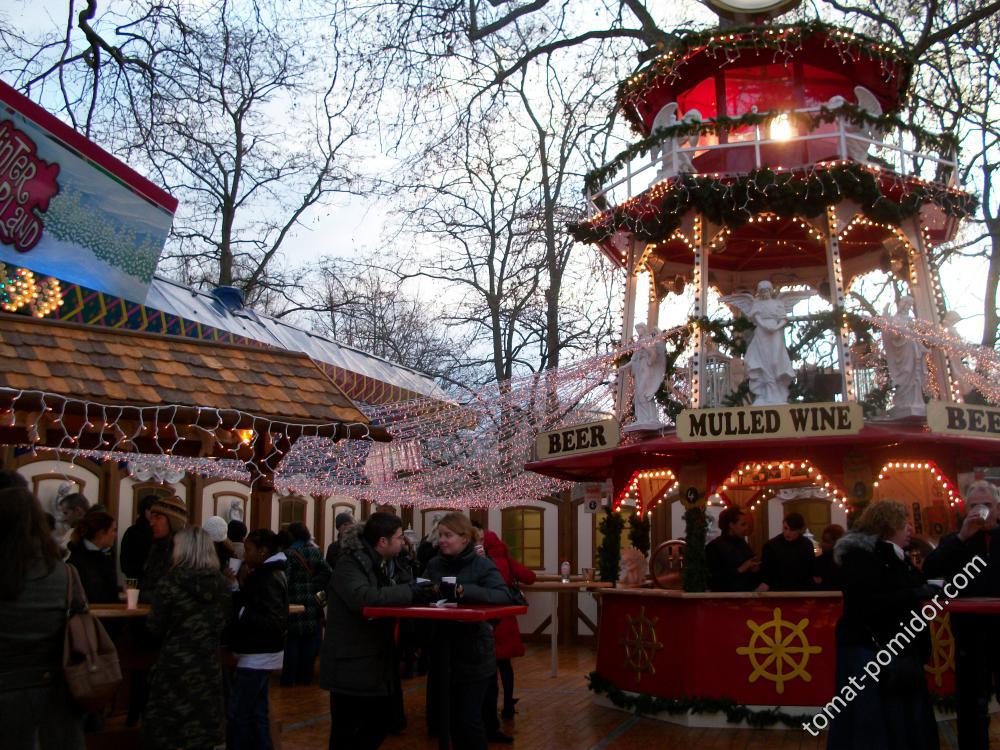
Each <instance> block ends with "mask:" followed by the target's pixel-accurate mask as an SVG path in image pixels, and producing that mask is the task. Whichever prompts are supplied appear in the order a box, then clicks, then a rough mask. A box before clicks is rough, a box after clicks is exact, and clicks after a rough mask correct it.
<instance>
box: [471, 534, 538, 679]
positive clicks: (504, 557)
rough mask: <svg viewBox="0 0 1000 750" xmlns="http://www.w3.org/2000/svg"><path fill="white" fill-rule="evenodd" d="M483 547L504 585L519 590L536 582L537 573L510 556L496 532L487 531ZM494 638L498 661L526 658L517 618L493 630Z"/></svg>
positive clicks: (505, 621)
mask: <svg viewBox="0 0 1000 750" xmlns="http://www.w3.org/2000/svg"><path fill="white" fill-rule="evenodd" d="M483 546H484V547H486V554H487V555H489V556H490V559H491V560H492V561H493V564H494V565H496V566H497V570H499V571H500V575H501V576H503V580H504V583H506V584H507V585H508V586H512V587H514V588H517V585H518V584H519V583H526V584H528V585H529V586H530V585H531V584H532V583H534V582H535V571H533V570H532V569H531V568H526V567H525V566H523V565H522V564H521V563H519V562H518V561H517V560H515V559H513V558H512V557H511V556H510V550H508V549H507V545H506V544H504V542H503V540H502V539H500V537H498V536H497V535H496V534H495V533H494V532H492V531H487V532H486V534H485V535H484V536H483ZM493 638H494V640H496V644H497V648H496V652H497V659H510V658H512V657H514V656H524V641H522V640H521V628H520V627H518V624H517V618H516V617H504V618H503V619H502V620H500V621H499V622H498V623H497V625H496V627H495V628H493Z"/></svg>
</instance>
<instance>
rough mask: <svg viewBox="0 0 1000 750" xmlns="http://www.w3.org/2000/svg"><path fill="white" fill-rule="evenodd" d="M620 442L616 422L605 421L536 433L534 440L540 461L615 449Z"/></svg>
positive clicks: (619, 432)
mask: <svg viewBox="0 0 1000 750" xmlns="http://www.w3.org/2000/svg"><path fill="white" fill-rule="evenodd" d="M620 441H621V431H620V430H619V427H618V421H617V420H614V419H605V420H602V421H600V422H588V423H587V424H580V425H574V426H573V427H563V428H560V429H558V430H550V431H549V432H540V433H538V437H537V438H535V455H536V456H537V457H538V459H539V460H541V459H544V458H557V457H562V456H568V455H571V454H576V453H589V452H590V451H599V450H605V449H607V448H616V447H618V443H619V442H620Z"/></svg>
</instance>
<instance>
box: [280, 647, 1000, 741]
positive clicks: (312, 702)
mask: <svg viewBox="0 0 1000 750" xmlns="http://www.w3.org/2000/svg"><path fill="white" fill-rule="evenodd" d="M559 660H560V665H559V677H558V678H556V679H552V678H550V677H549V651H548V648H547V647H545V646H542V645H534V644H529V646H528V654H527V656H525V657H524V658H522V659H515V660H514V669H515V673H516V676H517V677H516V679H517V686H516V690H515V695H517V696H518V697H520V699H521V701H520V703H519V704H518V707H517V708H518V713H517V716H516V717H515V718H514V720H513V721H512V722H507V723H506V724H505V730H506V731H507V732H508V733H510V734H513V735H514V737H515V740H516V741H515V743H514V745H512V747H515V748H519V750H536V749H537V750H541V749H542V748H544V749H545V750H549V749H551V750H575V749H576V748H579V749H580V750H605V749H607V750H625V749H626V748H642V749H643V750H653V749H654V748H656V749H657V750H659V749H660V748H682V749H684V750H687V749H688V748H690V750H695V748H697V750H721V749H722V748H726V749H727V750H792V749H793V748H794V750H820V749H821V748H824V747H825V746H826V737H825V736H824V735H821V736H820V737H810V736H809V735H808V734H807V733H806V732H804V731H802V730H750V729H688V728H684V727H679V726H677V725H674V724H670V723H667V722H661V721H655V720H652V719H640V718H637V717H635V716H631V715H630V714H627V713H624V712H621V711H617V710H614V709H610V708H605V707H603V706H598V705H595V703H594V696H593V694H592V693H591V692H590V691H589V690H587V686H586V682H585V680H584V676H585V675H586V674H588V673H589V672H590V671H591V670H592V669H593V668H594V652H593V651H592V650H590V649H588V648H579V647H576V648H574V647H567V648H561V649H560V650H559ZM403 689H404V692H405V702H406V712H407V717H408V720H409V726H408V728H407V730H406V731H405V732H404V733H403V734H399V735H395V736H392V737H390V738H389V739H388V740H387V741H386V742H385V744H384V745H383V746H382V747H383V748H385V750H435V748H437V742H436V741H434V740H429V739H428V738H427V735H426V725H425V723H424V716H423V712H424V680H423V678H414V679H411V680H405V681H404V683H403ZM271 696H272V701H273V703H272V711H273V712H274V718H275V720H276V721H278V722H280V723H281V734H280V741H281V748H282V750H322V749H323V748H325V747H326V743H327V740H328V737H329V732H330V717H329V704H328V702H327V694H326V693H325V692H323V691H321V690H319V689H317V688H303V687H298V688H280V687H277V685H276V684H275V686H274V687H273V688H272V692H271ZM939 726H940V729H941V747H942V748H943V749H944V748H949V747H952V748H956V747H957V743H956V742H955V741H954V727H953V725H948V724H942V725H939ZM992 738H993V742H992V743H991V747H996V748H1000V718H995V719H994V720H993V735H992ZM491 747H496V748H499V747H502V746H501V745H493V746H491Z"/></svg>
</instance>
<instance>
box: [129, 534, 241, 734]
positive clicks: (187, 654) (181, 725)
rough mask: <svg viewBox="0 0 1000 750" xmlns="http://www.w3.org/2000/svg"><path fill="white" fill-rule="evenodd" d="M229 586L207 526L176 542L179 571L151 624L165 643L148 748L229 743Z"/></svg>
mask: <svg viewBox="0 0 1000 750" xmlns="http://www.w3.org/2000/svg"><path fill="white" fill-rule="evenodd" d="M229 613H230V594H229V584H228V583H227V581H226V579H225V578H224V577H223V575H222V573H220V572H219V562H218V559H217V558H216V556H215V550H214V549H213V547H212V540H211V539H210V538H209V537H208V534H206V533H205V532H204V531H202V530H201V529H199V528H190V529H185V530H183V531H181V532H179V533H178V534H177V535H176V536H175V537H174V566H173V567H172V568H171V569H170V571H169V572H168V573H167V574H166V575H165V576H164V577H163V579H162V580H161V581H160V584H159V586H158V587H157V589H156V594H155V595H154V597H153V606H152V609H151V610H150V613H149V617H148V618H147V619H146V627H147V628H148V629H149V630H150V631H151V632H152V633H153V635H155V636H157V637H159V638H162V640H163V645H162V647H161V648H160V655H159V658H158V659H157V661H156V666H155V667H153V671H152V676H151V678H150V685H149V702H148V703H147V704H146V712H145V715H144V716H143V735H144V740H145V745H146V747H149V748H153V749H154V750H160V749H161V748H162V750H178V748H183V749H184V750H196V749H201V748H210V747H214V746H216V745H219V744H221V743H222V742H223V740H224V738H225V733H224V731H223V730H224V726H223V717H224V716H225V709H224V706H223V699H222V664H221V663H220V661H219V641H220V638H221V636H222V631H223V630H224V629H225V627H226V623H227V620H228V618H229Z"/></svg>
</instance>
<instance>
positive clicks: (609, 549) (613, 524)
mask: <svg viewBox="0 0 1000 750" xmlns="http://www.w3.org/2000/svg"><path fill="white" fill-rule="evenodd" d="M598 528H599V529H600V530H601V546H600V547H598V548H597V568H598V570H600V571H601V580H602V581H611V582H615V581H617V580H618V571H619V568H620V567H621V558H622V530H623V529H624V528H625V521H624V520H623V519H622V515H621V513H618V512H616V511H613V510H611V508H610V506H605V508H604V518H602V519H601V522H600V523H599V524H598Z"/></svg>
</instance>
